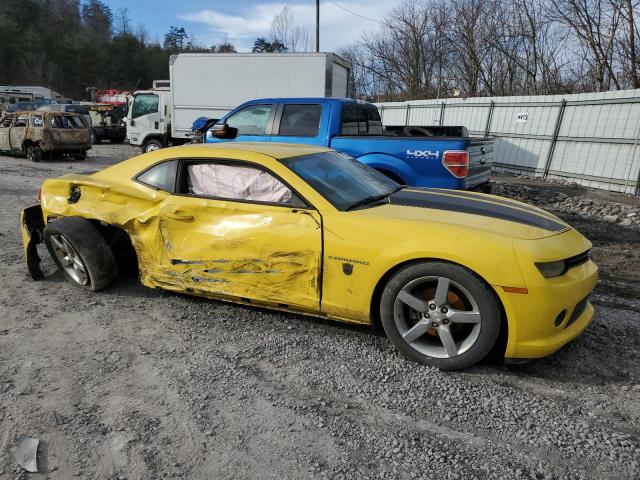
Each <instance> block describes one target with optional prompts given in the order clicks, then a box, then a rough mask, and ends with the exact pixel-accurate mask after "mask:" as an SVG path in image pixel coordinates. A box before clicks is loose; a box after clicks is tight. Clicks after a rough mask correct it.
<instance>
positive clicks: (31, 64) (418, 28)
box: [0, 0, 640, 100]
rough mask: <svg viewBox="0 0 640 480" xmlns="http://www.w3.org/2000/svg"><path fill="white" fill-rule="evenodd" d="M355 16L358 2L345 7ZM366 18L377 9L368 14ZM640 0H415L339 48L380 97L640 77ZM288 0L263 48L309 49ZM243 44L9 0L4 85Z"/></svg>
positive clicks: (135, 69) (608, 86) (362, 83)
mask: <svg viewBox="0 0 640 480" xmlns="http://www.w3.org/2000/svg"><path fill="white" fill-rule="evenodd" d="M344 14H345V15H350V14H357V12H355V13H354V12H350V11H345V12H344ZM365 18H366V17H365ZM639 18H640V0H448V1H446V2H445V1H442V0H404V1H403V2H401V3H400V4H399V5H398V6H397V7H396V8H393V9H391V10H390V11H388V12H386V13H381V18H380V20H376V19H368V18H367V20H369V21H370V22H371V27H372V28H371V29H370V30H369V31H368V32H363V33H362V35H361V37H360V39H359V40H358V41H357V42H355V43H353V44H351V45H345V47H344V48H342V49H341V50H340V51H339V53H340V54H341V55H342V56H343V57H345V58H346V59H347V60H349V61H350V62H351V63H352V64H353V66H354V68H353V72H352V73H353V76H352V87H353V94H354V95H355V96H357V97H360V98H368V99H372V100H405V99H420V98H437V97H448V96H456V95H459V96H488V95H537V94H563V93H579V92H591V91H604V90H615V89H625V88H640V32H639V31H638V30H639V23H640V22H639V20H638V19H639ZM312 44H313V42H312V41H311V35H310V34H309V32H308V31H307V30H306V29H305V28H303V27H301V26H299V25H298V24H297V22H296V18H295V16H294V13H293V10H292V9H291V8H290V7H288V6H284V7H283V8H282V10H281V12H280V13H279V14H278V15H276V16H275V17H274V19H273V21H272V23H271V28H270V32H265V35H264V36H262V35H261V36H259V37H258V38H257V39H256V40H255V42H254V44H253V49H252V50H253V51H254V52H265V53H269V52H301V51H302V52H304V51H310V50H311V48H312ZM185 51H186V52H189V51H192V52H195V51H207V52H218V53H234V52H236V48H235V47H234V45H232V44H231V43H230V42H229V41H227V40H226V39H225V41H224V42H222V43H221V44H219V45H214V46H208V47H207V46H202V45H197V44H195V43H194V41H193V39H192V38H191V36H190V35H189V34H188V32H187V31H186V30H185V29H184V28H183V27H179V26H170V27H169V30H168V32H167V33H166V34H165V35H164V38H163V41H159V40H152V39H150V38H149V35H148V33H147V32H146V31H145V29H144V27H143V26H138V27H135V28H134V27H133V26H132V22H131V20H130V19H129V15H128V11H127V9H119V10H117V11H115V12H114V11H112V10H111V9H110V8H109V6H108V4H107V2H106V1H104V0H1V1H0V84H1V85H12V84H13V85H17V84H30V85H34V84H37V85H45V86H50V87H51V88H54V89H55V90H57V91H59V92H61V93H63V94H64V95H66V96H70V97H73V98H76V99H79V98H86V96H87V94H86V87H91V86H95V87H98V88H105V87H114V88H122V89H133V88H135V87H136V86H140V87H143V88H146V87H148V86H149V85H151V82H152V80H153V79H162V78H168V75H169V73H168V61H169V57H170V55H172V54H174V53H178V52H185Z"/></svg>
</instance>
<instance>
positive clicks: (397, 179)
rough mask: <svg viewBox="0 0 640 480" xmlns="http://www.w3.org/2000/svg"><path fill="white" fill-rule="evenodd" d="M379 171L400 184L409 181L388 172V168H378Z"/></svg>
mask: <svg viewBox="0 0 640 480" xmlns="http://www.w3.org/2000/svg"><path fill="white" fill-rule="evenodd" d="M376 171H377V172H379V173H381V174H382V175H384V176H385V177H387V178H390V179H391V180H393V181H394V182H396V183H397V184H399V185H406V184H407V182H405V181H404V180H402V179H401V178H400V177H399V176H397V175H395V174H393V173H391V172H388V171H387V170H378V169H376Z"/></svg>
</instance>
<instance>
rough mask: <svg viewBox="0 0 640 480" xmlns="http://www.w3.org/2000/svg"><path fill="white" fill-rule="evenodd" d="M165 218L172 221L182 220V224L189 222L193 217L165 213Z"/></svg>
mask: <svg viewBox="0 0 640 480" xmlns="http://www.w3.org/2000/svg"><path fill="white" fill-rule="evenodd" d="M167 217H169V218H173V219H174V220H182V221H183V222H189V221H191V220H193V215H184V214H182V213H167Z"/></svg>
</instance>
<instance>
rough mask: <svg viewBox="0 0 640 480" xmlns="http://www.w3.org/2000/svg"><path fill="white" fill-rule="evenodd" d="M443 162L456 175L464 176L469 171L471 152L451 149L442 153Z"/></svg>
mask: <svg viewBox="0 0 640 480" xmlns="http://www.w3.org/2000/svg"><path fill="white" fill-rule="evenodd" d="M442 164H443V165H444V166H445V167H446V168H447V170H449V171H450V172H451V174H452V175H453V176H454V177H458V178H463V177H466V176H467V173H468V172H469V152H464V151H455V150H449V151H445V152H444V153H443V154H442Z"/></svg>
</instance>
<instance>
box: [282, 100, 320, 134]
mask: <svg viewBox="0 0 640 480" xmlns="http://www.w3.org/2000/svg"><path fill="white" fill-rule="evenodd" d="M321 113H322V106H321V105H318V104H312V105H300V104H289V105H285V106H284V109H283V111H282V119H281V120H280V128H279V130H278V135H281V136H291V137H315V136H316V135H318V129H319V128H320V115H321Z"/></svg>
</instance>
